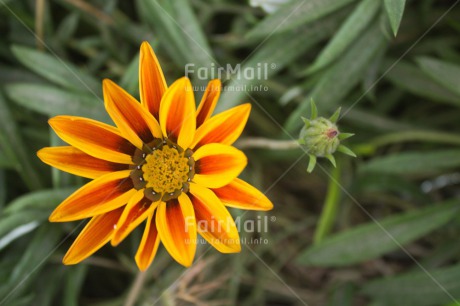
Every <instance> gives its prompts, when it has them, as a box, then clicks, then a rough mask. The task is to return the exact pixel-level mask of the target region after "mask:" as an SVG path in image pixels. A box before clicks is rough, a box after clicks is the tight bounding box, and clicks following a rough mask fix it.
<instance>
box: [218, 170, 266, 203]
mask: <svg viewBox="0 0 460 306" xmlns="http://www.w3.org/2000/svg"><path fill="white" fill-rule="evenodd" d="M213 191H214V193H215V194H216V195H217V197H218V198H219V199H220V200H221V201H222V203H224V204H225V205H226V206H229V207H235V208H240V209H249V210H270V209H272V208H273V204H272V202H271V201H270V200H269V199H268V198H267V197H266V196H265V195H264V194H263V193H262V192H260V191H259V190H257V189H256V188H255V187H253V186H252V185H250V184H248V183H246V182H245V181H243V180H240V179H238V178H237V179H235V180H233V181H232V182H231V183H230V184H228V185H226V186H224V187H221V188H217V189H213Z"/></svg>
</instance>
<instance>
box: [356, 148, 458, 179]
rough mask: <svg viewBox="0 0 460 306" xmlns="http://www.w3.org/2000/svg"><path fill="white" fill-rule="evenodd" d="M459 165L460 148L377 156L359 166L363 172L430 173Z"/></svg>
mask: <svg viewBox="0 0 460 306" xmlns="http://www.w3.org/2000/svg"><path fill="white" fill-rule="evenodd" d="M458 166H460V150H458V149H457V150H455V149H451V150H438V151H425V152H421V151H412V152H403V153H397V154H392V155H386V156H382V157H377V158H374V159H372V160H370V161H369V162H367V163H365V164H363V165H362V166H361V167H360V168H359V172H360V173H361V174H364V173H371V172H372V173H385V174H399V175H413V176H416V175H427V174H429V175H431V174H433V173H438V172H442V171H448V170H449V169H452V168H455V167H458Z"/></svg>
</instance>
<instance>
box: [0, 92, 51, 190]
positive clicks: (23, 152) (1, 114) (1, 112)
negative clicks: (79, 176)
mask: <svg viewBox="0 0 460 306" xmlns="http://www.w3.org/2000/svg"><path fill="white" fill-rule="evenodd" d="M0 144H1V148H2V151H3V153H4V154H5V157H6V158H7V159H8V160H9V161H10V163H11V164H13V165H14V168H15V170H16V171H17V173H18V174H19V175H20V176H21V178H22V179H23V180H24V182H25V184H26V185H27V187H28V188H29V189H31V190H36V189H40V188H41V187H42V186H43V184H42V180H41V178H40V175H39V173H38V169H37V167H36V165H35V164H34V163H32V161H31V160H30V157H29V154H28V152H27V149H28V148H27V146H26V145H25V143H24V141H23V139H22V137H21V132H20V130H19V127H18V125H17V124H16V122H15V121H14V118H13V116H12V114H11V111H10V108H9V105H8V104H7V102H6V100H5V99H4V97H3V95H2V94H1V93H0Z"/></svg>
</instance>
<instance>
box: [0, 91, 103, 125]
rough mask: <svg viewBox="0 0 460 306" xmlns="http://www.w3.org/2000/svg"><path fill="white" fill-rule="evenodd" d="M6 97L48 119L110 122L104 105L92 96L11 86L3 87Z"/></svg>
mask: <svg viewBox="0 0 460 306" xmlns="http://www.w3.org/2000/svg"><path fill="white" fill-rule="evenodd" d="M5 90H6V93H7V94H8V96H9V97H10V98H11V99H12V100H13V101H15V102H17V103H18V104H20V105H22V106H24V107H26V108H29V109H31V110H34V111H36V112H38V113H40V114H44V115H47V116H50V117H53V116H56V115H74V116H83V117H89V118H92V119H96V120H99V121H103V122H110V119H109V117H108V115H107V113H106V112H105V110H104V103H103V102H102V100H98V99H97V98H96V97H94V96H92V95H84V94H81V93H74V92H69V91H64V90H62V89H59V88H56V87H51V86H45V85H37V84H21V83H19V84H11V85H7V86H6V87H5Z"/></svg>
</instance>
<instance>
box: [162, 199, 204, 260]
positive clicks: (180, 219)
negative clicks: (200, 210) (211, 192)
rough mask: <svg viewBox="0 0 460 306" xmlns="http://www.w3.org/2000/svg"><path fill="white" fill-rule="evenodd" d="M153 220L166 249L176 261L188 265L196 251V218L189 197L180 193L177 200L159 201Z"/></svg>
mask: <svg viewBox="0 0 460 306" xmlns="http://www.w3.org/2000/svg"><path fill="white" fill-rule="evenodd" d="M155 220H156V224H157V229H158V234H159V235H160V239H161V242H162V243H163V245H164V246H165V248H166V250H167V251H168V252H169V254H171V256H172V257H173V258H174V259H175V260H176V261H177V262H178V263H180V264H181V265H183V266H185V267H189V266H190V265H191V264H192V262H193V258H194V257H195V251H196V220H195V212H194V211H193V206H192V203H191V202H190V199H189V198H188V197H187V195H186V194H181V195H180V196H179V198H178V199H177V200H171V201H168V203H164V202H161V203H160V204H159V205H158V208H157V213H156V219H155Z"/></svg>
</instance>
